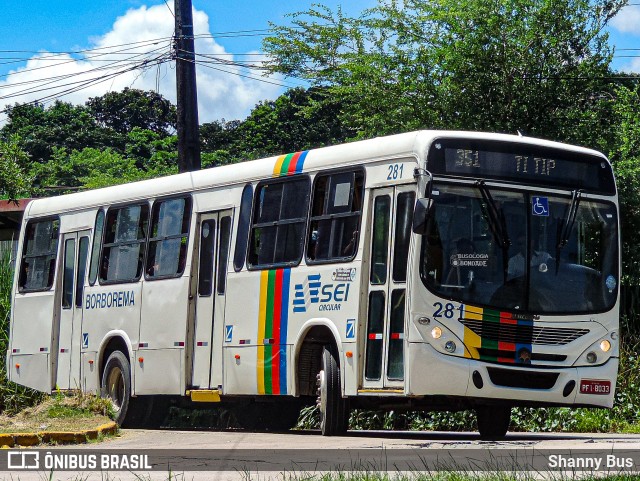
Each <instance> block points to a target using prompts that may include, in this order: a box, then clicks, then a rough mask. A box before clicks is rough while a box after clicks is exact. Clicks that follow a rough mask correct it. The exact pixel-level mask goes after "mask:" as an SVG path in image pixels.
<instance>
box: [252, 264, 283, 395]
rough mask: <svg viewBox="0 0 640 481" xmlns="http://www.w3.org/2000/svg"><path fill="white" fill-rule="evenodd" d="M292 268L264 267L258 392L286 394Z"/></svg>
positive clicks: (259, 331) (259, 324)
mask: <svg viewBox="0 0 640 481" xmlns="http://www.w3.org/2000/svg"><path fill="white" fill-rule="evenodd" d="M290 285H291V269H276V270H270V271H262V273H261V275H260V310H259V319H258V343H257V344H258V362H257V381H258V394H276V395H277V394H287V328H288V324H289V289H290Z"/></svg>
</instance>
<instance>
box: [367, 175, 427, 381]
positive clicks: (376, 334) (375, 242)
mask: <svg viewBox="0 0 640 481" xmlns="http://www.w3.org/2000/svg"><path fill="white" fill-rule="evenodd" d="M371 202H372V204H371V212H372V215H371V225H370V228H369V229H368V232H369V234H370V236H371V238H370V241H369V242H370V250H369V256H370V257H369V280H368V283H369V288H368V298H367V328H366V337H365V339H364V343H365V346H364V347H365V362H364V373H363V377H362V387H363V388H364V389H365V390H366V389H391V390H398V389H402V388H403V387H404V357H405V356H404V348H405V340H404V337H405V336H404V333H405V293H406V282H407V265H408V253H409V242H410V240H411V218H412V215H413V208H414V203H415V186H414V185H410V186H397V187H388V188H383V189H375V190H374V191H373V192H372V196H371Z"/></svg>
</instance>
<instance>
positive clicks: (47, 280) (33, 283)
mask: <svg viewBox="0 0 640 481" xmlns="http://www.w3.org/2000/svg"><path fill="white" fill-rule="evenodd" d="M59 231H60V220H59V219H47V220H43V221H38V222H30V223H29V225H27V231H26V233H25V237H24V239H25V240H24V246H23V248H22V263H21V265H20V279H19V290H20V292H34V291H47V290H49V289H51V286H53V278H54V272H55V266H56V257H57V254H58V233H59Z"/></svg>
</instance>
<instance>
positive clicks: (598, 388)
mask: <svg viewBox="0 0 640 481" xmlns="http://www.w3.org/2000/svg"><path fill="white" fill-rule="evenodd" d="M610 392H611V381H601V380H596V379H582V380H580V393H581V394H609V393H610Z"/></svg>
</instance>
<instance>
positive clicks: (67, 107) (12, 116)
mask: <svg viewBox="0 0 640 481" xmlns="http://www.w3.org/2000/svg"><path fill="white" fill-rule="evenodd" d="M7 116H8V121H7V123H6V124H5V126H4V127H3V128H2V130H1V131H0V137H2V138H5V139H7V138H9V137H10V136H12V135H18V136H20V138H21V145H22V148H23V149H24V150H25V151H26V152H27V153H28V154H29V155H30V157H31V160H32V162H47V161H48V160H49V159H50V158H51V155H52V154H53V151H54V149H55V148H65V149H69V150H74V149H75V150H81V149H83V148H85V147H96V148H99V147H105V146H110V145H112V143H113V140H114V139H113V135H112V133H111V132H109V131H108V130H106V129H103V128H101V127H99V126H98V124H97V123H96V121H95V119H94V118H93V116H92V115H91V112H89V110H88V109H87V108H86V107H84V106H81V105H72V104H70V103H67V102H60V101H56V102H55V103H53V104H52V105H50V106H49V107H46V108H45V107H44V106H43V105H39V104H36V105H34V104H21V105H19V104H16V105H14V106H13V107H8V108H7Z"/></svg>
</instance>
